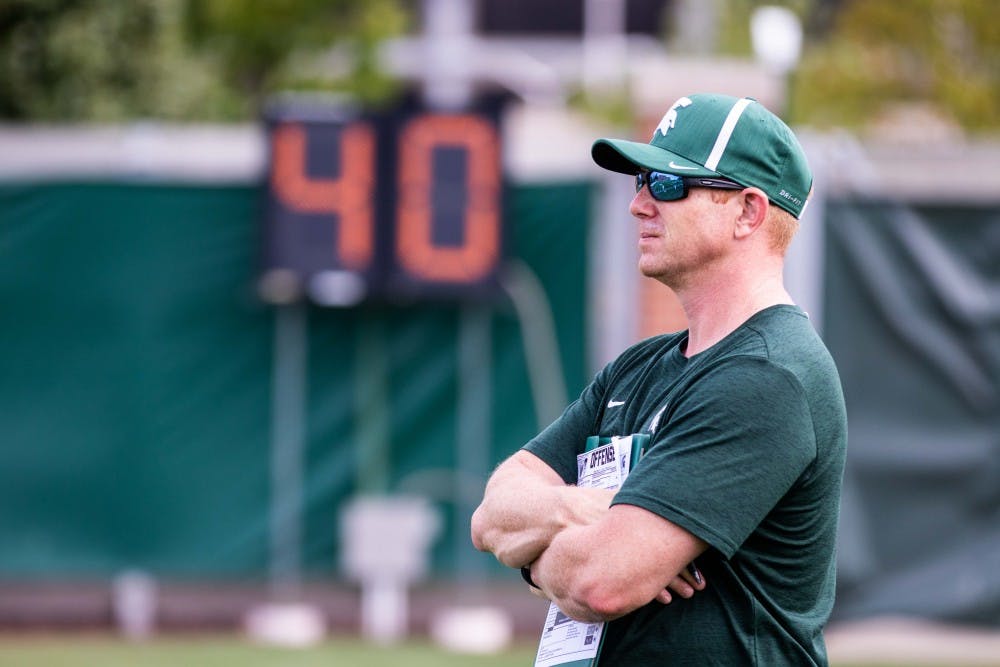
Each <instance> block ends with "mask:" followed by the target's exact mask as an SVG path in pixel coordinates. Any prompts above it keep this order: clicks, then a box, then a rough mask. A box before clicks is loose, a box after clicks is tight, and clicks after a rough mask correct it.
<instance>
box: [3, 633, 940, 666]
mask: <svg viewBox="0 0 1000 667" xmlns="http://www.w3.org/2000/svg"><path fill="white" fill-rule="evenodd" d="M534 656H535V647H534V645H521V646H519V647H517V648H515V649H512V650H510V651H507V652H505V653H503V654H500V655H494V656H468V655H456V654H454V653H448V652H445V651H443V650H441V649H439V648H436V647H435V646H433V645H432V644H429V643H418V642H410V643H406V644H403V645H400V646H395V647H387V648H382V647H377V646H372V645H371V644H367V643H365V642H362V641H360V640H357V639H334V640H330V641H327V642H325V643H323V644H321V645H319V646H316V647H313V648H308V649H282V648H274V647H265V646H257V645H254V644H251V643H249V642H246V641H242V640H240V639H239V638H231V637H201V636H197V637H180V638H177V637H175V638H170V639H157V640H155V641H152V642H148V643H143V644H129V643H125V642H122V641H119V640H117V639H115V638H113V637H106V636H80V635H66V636H62V635H46V636H33V635H29V636H11V635H8V636H0V665H2V666H3V667H177V666H183V667H395V666H397V665H406V667H528V666H530V665H531V663H532V660H533V659H534ZM850 667H902V666H897V665H889V664H879V665H875V664H872V665H858V664H856V663H854V664H852V665H851V666H850ZM940 667H945V665H941V666H940Z"/></svg>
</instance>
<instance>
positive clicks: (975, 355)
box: [0, 182, 1000, 624]
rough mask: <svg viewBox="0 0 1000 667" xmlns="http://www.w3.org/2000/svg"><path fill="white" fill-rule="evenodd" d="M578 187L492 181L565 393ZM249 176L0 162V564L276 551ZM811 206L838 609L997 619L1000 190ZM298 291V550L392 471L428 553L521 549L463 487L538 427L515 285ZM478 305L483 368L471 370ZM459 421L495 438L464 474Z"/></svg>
mask: <svg viewBox="0 0 1000 667" xmlns="http://www.w3.org/2000/svg"><path fill="white" fill-rule="evenodd" d="M594 194H595V193H594V186H593V185H592V184H587V183H570V184H566V183H547V184H537V185H531V186H528V185H524V184H521V185H518V186H516V187H512V188H511V189H510V192H509V194H508V198H507V201H506V202H505V211H506V214H505V215H506V220H505V226H506V228H507V231H508V233H509V236H510V241H511V248H512V253H511V254H512V262H515V263H517V264H518V266H526V267H528V269H530V273H531V275H533V276H534V277H535V279H536V280H537V283H538V284H539V285H540V286H541V288H542V291H543V292H544V295H545V297H546V299H547V302H548V304H549V305H550V306H551V314H552V319H553V322H554V327H555V332H554V333H555V338H556V340H557V347H556V349H557V353H556V355H557V356H558V359H554V360H553V359H542V361H543V362H546V361H547V362H552V361H554V362H556V363H555V364H551V363H550V364H549V365H550V366H552V367H558V368H561V375H562V378H561V380H562V383H563V384H565V386H566V388H567V393H568V395H569V397H570V398H572V397H573V396H574V395H575V394H576V393H577V392H578V391H579V390H580V388H581V387H582V386H583V385H584V384H585V382H586V381H587V380H588V379H589V369H588V368H587V362H586V346H587V344H588V341H587V336H586V331H585V329H586V324H587V321H588V320H587V309H588V299H587V294H586V285H587V279H586V275H587V266H586V257H587V235H588V228H589V225H590V223H591V222H592V219H593V210H592V204H591V200H592V199H593V197H594ZM260 199H261V192H260V190H259V189H258V188H256V187H251V186H219V187H196V186H170V185H154V184H142V183H104V184H101V183H55V182H53V183H40V184H26V185H17V184H10V183H8V184H4V185H2V186H0V305H2V311H0V535H2V536H3V546H2V548H0V578H3V579H8V580H10V579H17V580H41V579H46V580H58V579H64V580H73V579H79V578H87V577H106V576H109V575H112V574H114V573H116V572H119V571H120V570H122V569H125V568H134V567H135V568H143V569H146V570H149V571H151V572H153V573H154V574H156V575H158V576H161V577H167V578H169V577H184V578H192V577H194V578H198V577H201V578H206V579H220V578H233V579H238V578H262V577H266V576H267V575H268V572H269V568H270V567H271V557H272V551H271V548H272V547H271V542H270V540H271V525H270V512H271V491H272V478H271V475H272V460H271V457H272V427H273V426H274V421H273V419H272V416H273V405H272V388H273V380H274V375H273V374H274V362H275V342H276V340H275V337H276V325H277V323H278V320H277V314H276V311H275V309H274V308H273V307H270V306H266V305H264V304H263V303H262V302H261V301H260V300H259V299H258V298H257V296H256V294H255V290H254V285H255V279H256V277H257V268H258V256H259V249H260V248H259V241H260V220H259V205H260ZM824 215H825V220H824V228H825V230H826V232H825V238H826V242H825V248H826V250H825V255H824V268H823V276H822V279H823V285H824V313H823V317H822V321H823V322H824V332H823V335H824V338H825V339H826V341H827V343H828V345H829V346H830V349H831V351H832V352H833V355H834V357H835V359H836V361H837V363H838V366H839V368H840V371H841V374H842V379H843V383H844V389H845V395H846V398H847V405H848V413H849V419H850V442H849V454H848V467H847V473H846V479H845V493H844V500H843V512H842V523H841V534H840V544H839V557H838V562H839V572H840V575H839V590H838V599H837V605H836V607H835V615H836V616H837V617H839V618H856V617H864V616H870V615H874V614H907V615H914V616H922V617H934V618H942V619H948V620H960V621H974V622H982V623H992V624H996V623H998V622H1000V261H998V259H1000V211H998V208H997V206H996V205H985V204H983V205H966V206H959V205H949V206H933V205H921V206H901V205H899V204H897V203H893V202H888V201H871V200H852V199H842V200H837V201H829V202H828V203H827V207H826V209H825V214H824ZM304 317H305V319H304V322H305V336H304V339H305V352H306V354H307V357H306V363H305V368H306V372H305V377H304V378H303V381H302V389H303V391H304V393H303V400H304V408H303V415H304V419H303V437H302V440H303V447H304V451H303V453H302V472H303V484H302V488H301V498H300V499H299V500H300V501H301V506H302V516H301V526H302V535H301V544H300V548H301V563H302V566H303V568H304V571H305V573H306V574H307V575H308V576H316V577H336V576H339V557H340V552H341V545H340V544H339V538H338V514H339V512H340V510H341V508H342V506H343V504H344V502H345V500H346V499H348V498H350V497H352V496H353V495H354V494H355V493H357V492H359V491H380V490H382V491H392V492H399V491H406V492H412V493H418V494H421V495H427V496H429V497H430V498H431V499H432V500H433V502H434V503H435V506H436V507H437V508H438V509H440V511H441V516H442V517H443V518H444V519H445V522H444V532H443V533H442V534H441V535H440V536H439V537H438V539H437V540H436V541H435V547H434V551H433V561H432V567H433V573H434V574H436V575H437V576H440V577H450V576H454V574H455V573H456V572H460V571H461V570H462V568H461V567H457V566H460V565H462V566H464V565H468V562H466V563H464V564H463V563H462V562H461V561H462V559H463V558H468V559H471V561H470V562H474V563H477V564H478V565H480V566H482V567H484V568H493V569H492V571H491V576H508V575H510V576H512V577H514V576H515V575H512V574H511V573H509V572H503V571H502V569H501V568H499V566H496V565H495V564H494V563H493V561H492V559H491V557H489V556H487V555H483V554H478V553H475V552H474V551H472V547H471V545H470V544H469V543H468V536H467V525H465V524H464V523H463V521H462V520H461V513H460V512H458V511H456V507H457V506H458V504H459V500H460V497H461V494H463V493H465V494H466V499H467V496H468V490H469V488H472V490H473V492H475V491H476V488H477V485H479V487H478V488H481V484H482V482H483V481H484V479H485V476H486V474H487V472H488V469H489V468H491V467H492V466H493V465H494V464H495V463H497V462H498V461H499V460H501V459H502V458H504V457H505V456H506V455H508V454H509V453H510V452H511V451H513V450H514V449H515V448H516V447H518V446H519V445H520V444H521V443H523V442H524V441H525V440H527V439H528V438H530V437H531V436H532V435H533V434H534V433H535V432H536V430H537V427H538V421H539V416H538V415H537V414H536V402H535V398H536V397H535V396H534V394H533V387H534V383H533V380H534V378H533V377H532V376H531V373H529V363H528V361H527V359H528V358H529V357H530V356H531V355H529V354H526V350H525V347H524V342H523V330H522V326H521V322H520V320H519V319H518V317H517V310H516V309H515V307H514V305H513V303H512V302H511V301H510V299H508V298H499V299H497V300H496V301H494V302H491V303H482V304H477V305H462V304H454V303H451V304H449V303H442V302H437V303H413V304H409V305H405V306H404V305H394V306H392V305H378V304H370V305H364V306H360V307H357V308H352V309H333V308H328V309H321V308H316V307H309V308H307V309H306V312H305V313H304ZM470 322H473V323H475V322H478V323H479V328H478V334H477V337H475V338H473V339H472V342H473V343H474V344H473V346H472V347H473V350H472V353H473V354H472V359H473V362H474V363H473V366H475V365H476V364H477V363H478V364H479V365H481V366H482V369H483V374H482V376H481V378H480V379H483V380H484V382H485V383H486V384H485V386H479V387H478V388H477V389H476V390H475V391H474V392H473V395H472V396H470V392H469V386H470V385H469V382H468V380H469V379H468V377H466V375H467V374H468V365H469V361H468V359H469V356H468V354H469V351H468V349H467V348H468V347H469V345H470V339H469V338H468V337H467V335H468V331H469V323H470ZM484 323H485V326H483V324H484ZM473 330H477V329H476V328H475V327H473ZM463 350H464V351H463ZM463 359H465V361H463ZM477 359H478V360H479V361H478V362H476V360H477ZM537 361H538V360H537V359H534V358H533V364H532V365H537V364H536V363H534V362H537ZM536 370H537V369H536ZM473 374H474V375H475V373H473ZM473 379H475V378H473ZM473 386H475V385H473ZM476 399H483V400H482V401H481V403H479V404H477V403H476ZM470 405H471V406H472V408H476V409H477V410H480V411H479V412H477V411H475V410H473V413H472V417H471V419H470V416H469V414H468V410H469V408H470ZM477 405H478V408H477ZM484 406H486V407H484ZM470 421H471V425H472V427H473V431H472V432H474V433H482V434H485V435H484V436H483V437H484V438H485V440H487V441H488V442H486V443H485V447H486V453H485V455H484V456H483V458H482V460H481V461H480V468H482V470H481V472H479V473H478V474H476V473H475V472H472V473H468V471H467V475H466V477H465V478H459V477H457V476H456V475H454V474H452V473H453V471H454V470H455V469H456V468H457V467H459V466H460V459H461V458H462V452H466V451H468V450H461V451H460V450H459V448H460V446H463V445H465V443H460V439H461V438H462V437H463V436H462V435H461V434H462V433H463V432H464V431H463V424H465V425H466V426H468V423H469V422H470ZM480 444H482V443H480ZM470 478H471V479H470ZM476 559H479V560H476Z"/></svg>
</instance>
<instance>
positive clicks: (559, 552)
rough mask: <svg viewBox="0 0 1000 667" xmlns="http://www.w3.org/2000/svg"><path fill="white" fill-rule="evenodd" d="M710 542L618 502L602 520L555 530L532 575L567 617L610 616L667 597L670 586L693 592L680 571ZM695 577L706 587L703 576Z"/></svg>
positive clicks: (591, 618)
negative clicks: (554, 534)
mask: <svg viewBox="0 0 1000 667" xmlns="http://www.w3.org/2000/svg"><path fill="white" fill-rule="evenodd" d="M706 546H707V545H706V544H705V543H704V542H703V541H701V540H700V539H698V538H696V537H694V536H693V535H691V534H690V533H688V532H687V531H686V530H684V529H682V528H680V527H678V526H676V525H674V524H671V523H670V522H668V521H666V520H664V519H662V518H660V517H658V516H656V515H654V514H652V513H650V512H647V511H646V510H642V509H640V508H636V507H631V506H623V505H616V506H615V507H613V508H611V510H610V511H609V513H608V514H607V516H605V518H604V519H602V520H601V521H600V522H597V523H594V524H591V525H586V526H574V527H570V528H567V529H566V530H564V531H561V532H560V533H559V534H557V535H556V536H555V537H554V538H553V539H552V541H551V543H550V545H549V547H548V548H547V549H546V550H545V551H544V552H543V553H542V554H541V556H540V557H539V558H538V560H536V561H535V562H534V563H533V564H532V565H531V576H532V579H533V580H534V582H535V585H537V586H538V587H539V588H541V590H542V592H543V593H544V595H545V596H546V597H548V598H549V599H550V600H552V601H554V602H555V603H556V604H557V605H558V606H559V608H560V609H561V610H562V612H563V613H564V614H566V615H567V616H570V617H571V618H575V619H577V620H581V621H588V622H595V621H609V620H613V619H615V618H618V617H620V616H624V615H625V614H627V613H629V612H630V611H633V610H635V609H638V608H639V607H641V606H643V605H645V604H648V603H649V602H651V601H653V600H660V601H661V602H669V601H670V597H669V596H668V595H665V594H664V589H665V587H666V586H668V585H676V586H677V588H675V590H679V591H680V593H679V594H681V595H682V596H684V597H690V595H692V594H693V593H694V590H695V588H694V587H692V586H689V585H688V584H687V583H684V582H681V581H680V580H679V575H680V574H681V572H682V571H684V570H685V568H686V566H687V564H688V563H690V562H691V561H693V560H694V558H695V557H696V556H698V555H699V554H700V553H701V552H702V551H704V549H705V548H706ZM675 580H676V584H675V583H674V582H675ZM691 581H692V582H694V583H695V586H696V587H697V590H700V589H702V588H704V581H700V582H695V580H694V579H693V578H692V579H691Z"/></svg>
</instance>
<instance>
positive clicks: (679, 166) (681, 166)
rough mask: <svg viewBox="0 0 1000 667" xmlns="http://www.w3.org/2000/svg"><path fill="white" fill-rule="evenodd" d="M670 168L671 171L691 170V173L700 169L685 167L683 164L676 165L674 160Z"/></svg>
mask: <svg viewBox="0 0 1000 667" xmlns="http://www.w3.org/2000/svg"><path fill="white" fill-rule="evenodd" d="M670 168H671V169H690V170H691V171H696V170H697V169H698V167H685V166H684V165H682V164H674V161H673V160H671V161H670Z"/></svg>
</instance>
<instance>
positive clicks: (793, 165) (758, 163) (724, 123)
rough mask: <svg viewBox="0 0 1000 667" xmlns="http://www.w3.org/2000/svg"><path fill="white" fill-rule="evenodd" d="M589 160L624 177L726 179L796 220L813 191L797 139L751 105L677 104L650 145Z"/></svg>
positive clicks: (696, 99)
mask: <svg viewBox="0 0 1000 667" xmlns="http://www.w3.org/2000/svg"><path fill="white" fill-rule="evenodd" d="M591 155H592V156H593V158H594V162H596V163H597V164H598V165H600V166H601V167H604V168H605V169H609V170H611V171H617V172H620V173H622V174H635V173H638V171H639V170H640V169H649V170H652V171H663V172H666V173H669V174H676V175H678V176H706V177H714V178H719V177H721V178H728V179H729V180H732V181H735V182H736V183H739V184H740V185H743V186H745V187H757V188H760V189H761V190H763V191H764V192H765V193H766V194H767V197H768V199H769V200H771V202H772V203H774V204H776V205H778V206H780V207H781V208H783V209H785V210H786V211H788V212H789V213H791V214H792V215H794V216H795V217H796V218H799V217H801V215H802V212H803V211H804V210H805V208H806V203H807V202H808V200H809V193H810V191H811V190H812V182H813V178H812V172H810V170H809V164H808V163H807V162H806V156H805V152H804V151H803V150H802V146H801V145H800V144H799V141H798V139H796V138H795V135H794V134H793V133H792V131H791V130H790V129H789V128H788V126H787V125H785V123H784V122H782V120H781V119H780V118H778V117H777V116H775V115H774V114H773V113H771V112H770V111H768V110H767V109H766V108H765V107H764V105H762V104H761V103H760V102H758V101H757V100H755V99H753V98H750V97H743V98H738V97H731V96H729V95H714V94H698V95H688V96H687V97H682V98H680V99H679V100H677V101H676V102H674V105H673V106H672V107H670V109H669V110H668V111H667V113H666V114H664V115H663V119H662V120H661V121H660V124H659V125H657V126H656V130H655V131H654V132H653V138H652V139H650V140H649V143H648V144H642V143H639V142H636V141H626V140H625V139H598V140H597V141H595V142H594V145H593V146H592V147H591Z"/></svg>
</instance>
